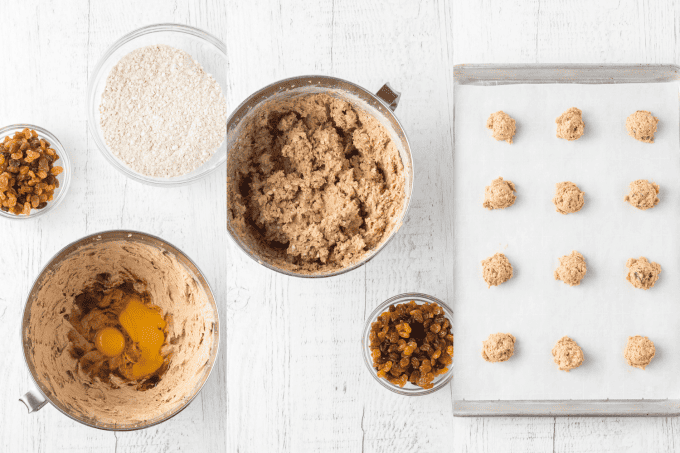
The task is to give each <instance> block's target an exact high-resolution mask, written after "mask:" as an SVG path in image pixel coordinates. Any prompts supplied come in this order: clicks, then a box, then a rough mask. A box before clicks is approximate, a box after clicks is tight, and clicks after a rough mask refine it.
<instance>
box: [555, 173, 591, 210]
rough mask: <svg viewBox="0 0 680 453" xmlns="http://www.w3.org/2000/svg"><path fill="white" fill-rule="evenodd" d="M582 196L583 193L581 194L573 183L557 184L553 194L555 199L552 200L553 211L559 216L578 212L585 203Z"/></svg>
mask: <svg viewBox="0 0 680 453" xmlns="http://www.w3.org/2000/svg"><path fill="white" fill-rule="evenodd" d="M584 195H585V193H583V192H581V189H579V188H578V186H577V185H576V184H574V183H573V182H569V181H565V182H560V183H557V191H556V192H555V198H553V203H554V204H555V209H557V212H559V213H560V214H571V213H572V212H578V211H580V210H581V208H582V207H583V204H584V203H585V200H584V199H583V196H584Z"/></svg>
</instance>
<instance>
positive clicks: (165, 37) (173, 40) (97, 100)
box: [87, 24, 227, 187]
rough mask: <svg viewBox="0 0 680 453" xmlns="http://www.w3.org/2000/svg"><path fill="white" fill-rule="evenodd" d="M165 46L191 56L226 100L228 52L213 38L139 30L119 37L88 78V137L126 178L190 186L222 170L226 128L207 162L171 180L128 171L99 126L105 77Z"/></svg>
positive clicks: (188, 31) (185, 29) (193, 32)
mask: <svg viewBox="0 0 680 453" xmlns="http://www.w3.org/2000/svg"><path fill="white" fill-rule="evenodd" d="M153 45H167V46H171V47H174V48H176V49H180V50H183V51H185V52H186V53H188V54H189V55H191V57H192V58H193V59H194V60H195V61H196V62H198V63H199V64H200V65H201V66H202V67H203V70H204V71H205V72H206V73H208V74H210V75H211V76H212V77H213V78H214V79H215V80H216V81H217V83H218V84H219V85H220V87H221V89H222V95H223V96H225V97H226V89H227V74H226V70H227V64H226V62H227V48H226V45H225V44H224V43H223V42H221V41H220V40H219V39H217V38H215V37H214V36H212V35H210V34H209V33H206V32H205V31H203V30H199V29H197V28H193V27H189V26H186V25H179V24H158V25H151V26H148V27H144V28H140V29H139V30H135V31H133V32H132V33H130V34H128V35H126V36H124V37H122V38H121V39H120V40H118V41H117V42H116V43H115V44H113V45H112V46H111V47H110V48H109V49H108V50H107V51H106V53H104V55H103V56H102V57H101V59H100V60H99V62H98V63H97V66H96V67H95V70H94V72H93V74H92V75H91V77H90V80H89V84H88V93H87V123H88V127H89V130H90V134H91V135H92V137H93V138H94V141H95V143H96V144H97V148H99V150H100V151H101V153H102V155H103V156H104V157H105V158H106V160H107V161H108V162H109V163H110V164H111V165H113V167H114V168H115V169H117V170H118V171H120V172H121V173H123V174H124V175H125V176H127V177H129V178H131V179H134V180H136V181H139V182H141V183H144V184H150V185H156V186H165V187H171V186H179V185H184V184H190V183H192V182H195V181H198V180H199V179H201V178H203V177H205V176H207V175H209V174H211V173H213V172H214V171H215V170H217V169H219V168H223V166H224V165H225V162H226V160H227V144H226V141H227V140H226V135H227V129H226V124H225V128H224V141H223V143H222V145H221V146H220V147H219V148H218V149H217V150H215V152H214V154H213V155H212V157H210V159H208V160H207V161H206V162H204V163H203V164H202V165H201V166H200V167H198V168H197V169H195V170H194V171H192V172H190V173H187V174H184V175H181V176H174V177H152V176H147V175H144V174H142V173H139V172H137V171H135V170H133V169H132V168H130V167H129V166H128V165H127V164H126V163H125V162H123V161H122V160H121V159H119V158H118V157H117V156H115V155H114V153H113V152H112V150H111V149H110V147H109V146H108V145H107V143H106V141H105V139H104V133H103V131H102V127H101V123H100V113H99V106H100V104H101V99H102V94H103V92H104V89H105V87H106V81H107V77H108V76H109V73H110V72H111V70H112V69H113V68H114V67H115V66H116V64H118V62H119V61H120V60H121V58H123V57H125V56H126V55H128V54H129V53H130V52H132V51H134V50H136V49H139V48H142V47H147V46H153Z"/></svg>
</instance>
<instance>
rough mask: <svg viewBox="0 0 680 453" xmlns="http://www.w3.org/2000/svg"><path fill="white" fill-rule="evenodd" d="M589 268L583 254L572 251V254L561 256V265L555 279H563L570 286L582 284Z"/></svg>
mask: <svg viewBox="0 0 680 453" xmlns="http://www.w3.org/2000/svg"><path fill="white" fill-rule="evenodd" d="M587 270H588V269H586V260H585V259H584V258H583V255H581V254H580V253H579V252H577V251H572V252H571V255H564V256H563V257H562V258H560V267H558V268H557V270H556V271H555V280H562V281H563V282H564V283H566V284H567V285H569V286H576V285H580V284H581V280H583V277H585V276H586V271H587Z"/></svg>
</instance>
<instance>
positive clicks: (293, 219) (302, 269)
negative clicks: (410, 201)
mask: <svg viewBox="0 0 680 453" xmlns="http://www.w3.org/2000/svg"><path fill="white" fill-rule="evenodd" d="M242 122H243V123H244V124H243V125H242V126H239V131H238V133H237V134H236V135H237V136H236V138H235V139H234V140H233V142H234V146H233V148H232V149H230V152H229V154H230V156H229V162H228V165H227V168H228V170H227V173H228V174H227V210H228V214H227V215H228V217H229V228H230V230H231V231H232V232H233V233H235V234H236V235H237V236H238V237H240V238H241V239H242V240H243V241H244V242H245V243H247V244H248V246H249V247H250V248H251V249H252V250H253V252H254V253H255V254H256V255H257V256H258V258H260V259H265V260H266V261H268V262H269V263H271V264H273V265H274V266H276V267H278V268H281V269H283V270H288V271H291V272H295V273H299V274H312V273H313V274H318V273H327V272H332V271H336V270H339V269H342V268H346V267H349V266H351V265H353V264H355V263H356V262H357V261H360V260H361V259H362V258H364V257H365V256H366V255H367V254H368V253H370V252H371V251H372V250H374V249H376V248H377V247H379V246H380V245H381V244H382V243H383V242H384V241H385V240H386V239H387V238H388V237H389V235H390V233H391V232H392V230H393V229H394V228H395V227H396V225H397V223H398V221H399V219H400V217H401V214H402V212H403V208H404V204H405V176H404V173H405V171H404V165H403V163H402V160H401V156H400V154H399V149H398V145H397V143H395V142H394V141H393V140H392V139H391V136H390V133H389V132H388V130H387V129H386V127H385V126H384V125H383V124H382V123H380V121H378V119H377V118H375V117H373V116H372V115H370V114H368V113H367V112H366V111H364V110H362V109H360V108H358V107H357V106H355V105H354V104H351V103H349V102H346V101H344V100H342V99H340V98H337V97H333V96H330V95H328V94H305V95H298V96H293V97H289V98H283V99H276V100H271V101H268V102H267V103H266V104H264V105H262V106H258V107H257V108H256V110H255V111H254V112H253V113H252V116H250V117H249V118H247V119H245V120H243V121H242ZM230 141H232V139H230Z"/></svg>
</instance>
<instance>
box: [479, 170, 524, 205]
mask: <svg viewBox="0 0 680 453" xmlns="http://www.w3.org/2000/svg"><path fill="white" fill-rule="evenodd" d="M516 199H517V197H516V196H515V185H514V184H513V183H512V181H503V178H501V177H499V178H498V179H494V180H493V181H491V185H490V186H486V188H485V189H484V203H483V204H482V206H484V207H485V208H486V209H489V210H493V209H505V208H507V207H508V206H512V205H513V204H515V200H516Z"/></svg>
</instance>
